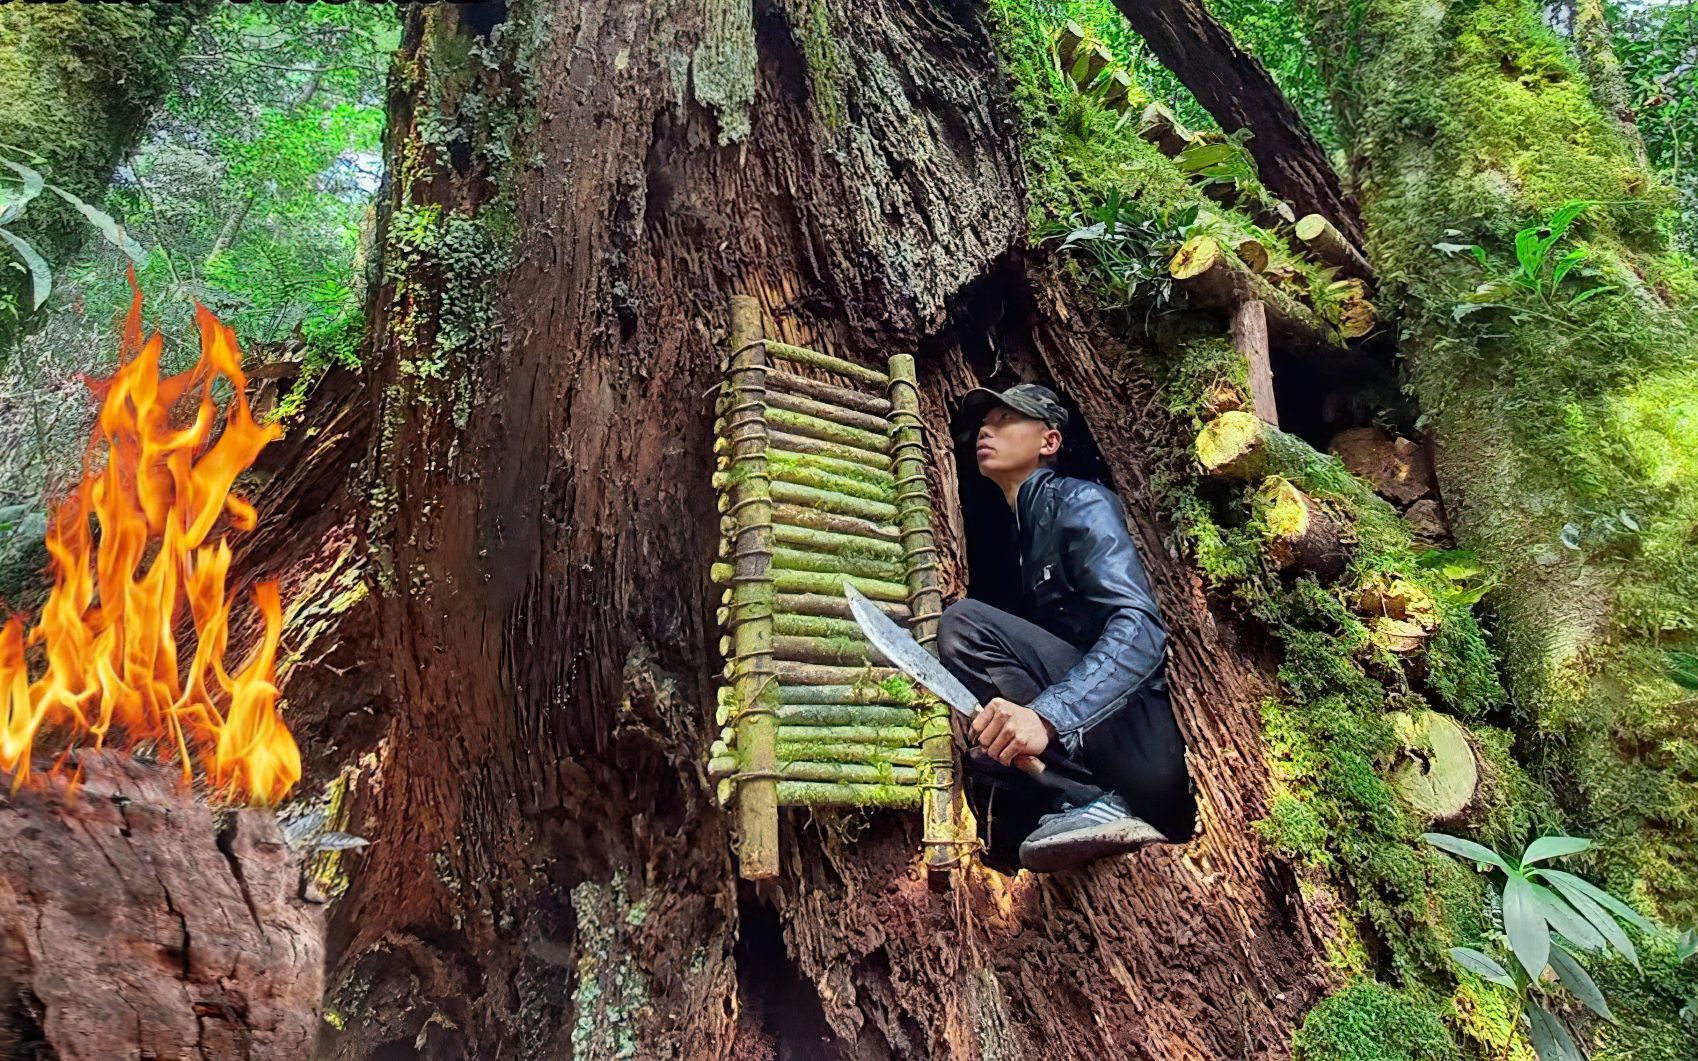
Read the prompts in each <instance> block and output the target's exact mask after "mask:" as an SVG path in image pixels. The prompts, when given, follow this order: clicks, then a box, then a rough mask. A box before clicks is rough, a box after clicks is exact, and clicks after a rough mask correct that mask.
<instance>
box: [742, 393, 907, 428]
mask: <svg viewBox="0 0 1698 1061" xmlns="http://www.w3.org/2000/svg"><path fill="white" fill-rule="evenodd" d="M767 408H769V409H785V410H788V411H789V412H792V413H802V414H804V415H806V416H817V417H819V418H820V419H821V420H830V421H831V422H832V423H834V424H843V425H845V426H847V427H855V428H859V429H861V430H862V431H871V432H872V433H873V434H875V435H878V434H884V433H886V432H888V431H889V430H890V421H889V420H886V419H885V418H884V417H882V416H874V415H872V414H871V413H863V412H859V411H858V410H855V409H847V408H844V407H843V406H841V405H833V404H832V403H830V402H822V401H818V400H817V399H814V398H809V397H807V396H805V395H801V394H785V393H777V394H769V395H767Z"/></svg>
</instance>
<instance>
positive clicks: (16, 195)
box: [0, 157, 147, 312]
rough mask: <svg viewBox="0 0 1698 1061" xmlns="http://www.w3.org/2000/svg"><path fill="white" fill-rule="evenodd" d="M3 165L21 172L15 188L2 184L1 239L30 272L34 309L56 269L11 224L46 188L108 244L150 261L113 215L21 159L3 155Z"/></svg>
mask: <svg viewBox="0 0 1698 1061" xmlns="http://www.w3.org/2000/svg"><path fill="white" fill-rule="evenodd" d="M0 166H5V167H7V168H8V169H10V170H12V172H13V173H15V174H17V179H18V182H19V183H18V186H17V187H15V188H14V187H10V186H8V184H3V183H0V241H4V242H5V243H6V244H7V245H9V246H10V247H11V248H12V250H13V252H14V253H16V254H17V256H18V258H19V259H21V260H22V261H23V264H24V267H25V268H26V269H27V270H28V271H29V277H30V290H31V296H30V311H31V312H34V311H35V310H38V309H40V308H41V304H42V303H43V302H45V301H47V295H48V293H49V292H50V291H52V289H53V271H52V269H51V268H49V266H48V264H47V259H45V258H43V257H42V256H41V254H40V253H39V252H37V251H36V249H35V248H34V247H32V246H30V244H29V241H28V240H26V239H24V238H23V237H22V236H20V235H18V234H17V233H16V232H13V231H11V229H10V228H9V227H8V226H10V225H12V224H14V223H15V222H17V221H18V220H19V219H20V218H22V217H23V215H24V210H25V208H26V207H28V206H29V204H30V202H31V201H32V200H34V199H35V198H36V197H37V196H39V195H40V194H41V193H42V192H44V191H49V192H52V193H53V194H54V195H57V196H58V197H59V198H61V199H63V200H65V201H66V202H67V203H70V204H71V205H72V206H73V207H75V208H76V210H77V212H78V213H80V214H82V215H83V217H85V218H87V219H88V221H89V222H90V223H91V224H92V225H94V227H95V228H96V229H98V230H99V231H100V234H101V236H103V237H105V239H106V241H107V242H108V243H110V244H112V245H113V246H114V247H117V248H118V249H120V250H122V251H123V252H124V253H125V254H127V255H129V256H130V260H131V261H133V262H135V263H136V264H137V265H139V266H145V265H146V264H147V250H146V248H144V247H143V246H142V245H141V244H140V243H137V242H136V241H135V240H134V239H132V238H131V237H130V236H129V235H127V234H126V233H125V232H124V226H122V225H120V224H119V223H118V222H117V221H114V220H113V219H112V215H110V214H108V213H105V212H104V211H101V210H96V209H95V208H94V207H92V206H90V205H88V204H87V203H85V202H83V201H82V199H80V198H78V197H77V196H76V195H73V194H72V193H70V192H68V191H66V190H65V189H63V188H61V187H59V186H58V185H57V184H49V183H48V182H47V178H45V177H43V176H42V175H41V174H40V173H39V172H38V171H36V170H34V169H31V168H30V167H28V166H26V165H24V164H23V163H21V162H14V161H12V160H11V159H9V158H5V157H0ZM14 312H15V310H14Z"/></svg>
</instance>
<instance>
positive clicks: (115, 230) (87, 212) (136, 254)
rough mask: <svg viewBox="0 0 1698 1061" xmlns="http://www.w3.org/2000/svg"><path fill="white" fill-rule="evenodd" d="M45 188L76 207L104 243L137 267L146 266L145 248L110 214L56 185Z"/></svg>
mask: <svg viewBox="0 0 1698 1061" xmlns="http://www.w3.org/2000/svg"><path fill="white" fill-rule="evenodd" d="M47 187H48V188H49V189H50V190H51V191H52V192H53V194H54V195H57V196H58V197H59V198H61V199H63V200H65V201H66V202H67V203H70V204H71V205H72V206H74V207H76V208H77V211H78V212H79V213H81V214H82V215H83V216H84V217H86V218H88V219H89V221H91V222H92V223H93V224H94V227H95V228H97V229H99V230H100V234H101V235H102V236H104V237H106V242H108V243H110V244H112V245H113V246H114V247H117V248H118V249H119V250H121V251H123V252H124V253H125V254H127V255H129V258H130V260H131V261H132V262H135V263H136V264H137V265H138V266H143V265H146V264H147V248H146V247H143V246H142V245H141V244H140V243H137V242H136V241H135V239H134V238H133V237H132V236H131V235H130V234H129V233H128V232H125V231H124V229H123V226H121V225H119V224H118V222H116V221H114V220H112V216H111V215H110V214H107V213H105V212H104V211H101V210H96V209H95V208H94V207H92V206H90V205H88V204H87V203H85V202H83V201H82V200H81V199H79V198H77V197H76V196H74V195H72V194H71V193H70V192H68V191H66V190H65V189H63V188H61V187H59V186H58V185H56V184H50V185H48V186H47Z"/></svg>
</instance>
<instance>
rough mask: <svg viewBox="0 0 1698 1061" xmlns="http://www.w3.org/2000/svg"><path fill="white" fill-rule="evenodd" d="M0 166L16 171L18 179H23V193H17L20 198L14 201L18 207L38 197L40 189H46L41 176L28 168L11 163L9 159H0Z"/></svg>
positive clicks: (44, 181)
mask: <svg viewBox="0 0 1698 1061" xmlns="http://www.w3.org/2000/svg"><path fill="white" fill-rule="evenodd" d="M0 166H9V167H11V168H12V169H13V170H15V171H17V174H18V176H19V177H21V178H23V182H24V187H23V191H22V192H20V193H19V195H20V198H18V199H16V200H14V201H15V202H16V203H17V204H18V205H19V206H22V205H23V204H25V203H27V202H29V201H30V200H31V199H34V198H35V197H36V196H38V195H40V194H41V189H43V188H45V187H47V182H46V180H44V179H43V178H42V176H41V174H39V173H37V172H36V171H35V170H33V169H30V168H29V167H28V166H25V165H21V164H20V163H17V162H13V161H12V160H11V159H9V158H0Z"/></svg>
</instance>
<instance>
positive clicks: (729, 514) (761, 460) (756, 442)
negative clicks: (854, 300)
mask: <svg viewBox="0 0 1698 1061" xmlns="http://www.w3.org/2000/svg"><path fill="white" fill-rule="evenodd" d="M780 362H782V364H779V363H780ZM820 373H828V374H830V375H831V376H834V377H839V378H842V379H844V380H847V381H849V384H848V385H841V384H838V383H835V382H829V381H827V380H826V379H824V378H820V376H819V374H820ZM717 410H718V419H717V420H716V421H715V423H714V433H715V441H714V451H715V454H716V462H715V463H716V465H717V470H716V471H715V473H714V486H715V488H716V489H717V490H718V491H719V510H720V512H721V513H722V517H721V521H720V562H718V563H716V564H714V565H713V578H714V581H715V582H717V583H720V584H721V585H723V586H724V587H725V589H724V591H723V595H722V598H721V600H722V605H723V606H722V607H721V608H720V609H719V621H720V625H721V627H722V628H723V629H724V630H725V636H723V637H722V638H721V639H720V650H721V653H722V654H723V655H724V656H725V660H726V662H725V670H724V677H725V684H724V685H723V686H722V687H721V688H720V690H719V696H718V699H719V703H718V713H717V718H718V722H719V724H720V725H721V726H723V727H725V728H724V729H723V730H722V731H721V733H720V739H719V740H717V741H715V742H714V744H713V747H712V750H711V752H710V756H711V757H710V760H709V764H708V767H709V774H710V775H711V776H712V777H714V778H716V779H717V793H718V798H719V801H720V803H721V804H722V805H733V804H734V805H735V807H736V810H737V816H738V826H739V828H738V833H739V836H738V848H737V854H738V866H739V872H740V873H741V874H742V876H744V877H748V878H757V879H758V878H765V877H773V876H776V875H777V873H778V808H779V807H792V806H805V807H883V808H897V809H903V810H918V811H919V812H920V813H921V815H922V823H923V824H922V845H923V847H924V850H925V862H926V866H927V869H928V871H929V872H930V873H931V875H932V877H933V881H934V883H936V882H937V881H939V880H940V879H943V880H946V879H947V876H946V875H947V873H948V871H949V870H950V869H952V868H953V867H954V866H955V865H957V864H958V863H959V861H960V858H961V854H962V851H963V850H964V849H965V847H966V843H967V841H966V839H965V837H966V825H965V822H964V811H963V803H962V800H961V793H960V789H959V787H958V786H957V785H956V777H957V769H956V767H957V764H956V761H955V749H954V743H953V741H952V740H951V738H950V731H949V714H948V711H949V709H948V708H947V707H946V706H944V705H943V704H942V703H940V702H939V701H938V700H937V698H936V697H933V696H932V695H931V694H930V693H927V692H926V691H925V690H924V689H923V688H921V687H919V686H917V685H915V684H913V683H911V682H910V681H909V680H908V679H907V678H906V677H905V676H903V675H902V674H901V673H900V672H899V671H896V670H894V669H891V668H889V667H879V666H875V665H873V663H872V658H873V656H874V652H873V650H872V648H871V646H870V645H868V643H867V641H866V639H865V638H864V637H863V636H862V634H861V631H860V627H859V626H858V625H856V623H855V620H854V618H853V616H852V615H851V613H850V611H849V603H848V601H847V600H846V599H845V598H844V596H843V584H844V583H845V582H850V583H853V584H854V586H855V587H856V588H857V589H859V590H860V591H861V592H863V593H865V594H866V595H867V596H868V597H869V598H871V599H872V600H873V601H874V602H875V603H876V604H877V605H878V607H880V608H881V609H883V610H884V611H885V613H886V614H888V615H890V616H891V617H892V618H895V619H897V620H898V621H899V622H905V623H906V624H907V626H908V628H909V630H910V632H912V633H913V634H914V637H915V639H916V640H917V641H919V642H920V644H922V645H925V646H927V647H930V646H931V645H932V643H933V642H934V641H935V640H936V638H937V621H938V617H939V615H940V614H941V613H942V609H943V599H942V595H941V594H940V593H939V591H938V587H937V562H936V559H937V547H936V545H935V544H934V542H933V539H932V511H933V510H932V503H931V498H930V496H929V494H928V492H927V490H926V476H925V447H924V443H923V440H922V432H923V427H922V424H921V420H920V416H919V391H918V389H917V388H916V386H915V375H914V359H913V358H912V357H911V356H909V355H906V354H897V355H895V356H893V357H891V358H890V361H889V369H888V371H879V370H877V369H874V368H869V367H867V366H865V365H860V364H856V363H855V362H852V361H847V360H844V359H842V358H838V357H833V356H831V355H829V354H825V353H821V352H819V351H817V350H809V349H805V348H802V347H798V346H791V345H789V344H786V343H781V342H777V341H775V340H768V339H766V338H765V337H764V328H763V326H762V323H761V310H760V306H759V304H758V303H757V302H756V301H755V300H754V299H752V298H749V297H747V296H742V295H734V296H732V298H731V335H730V350H729V352H728V354H727V356H726V359H725V362H724V379H723V381H722V383H721V385H720V388H719V400H718V404H717Z"/></svg>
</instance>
